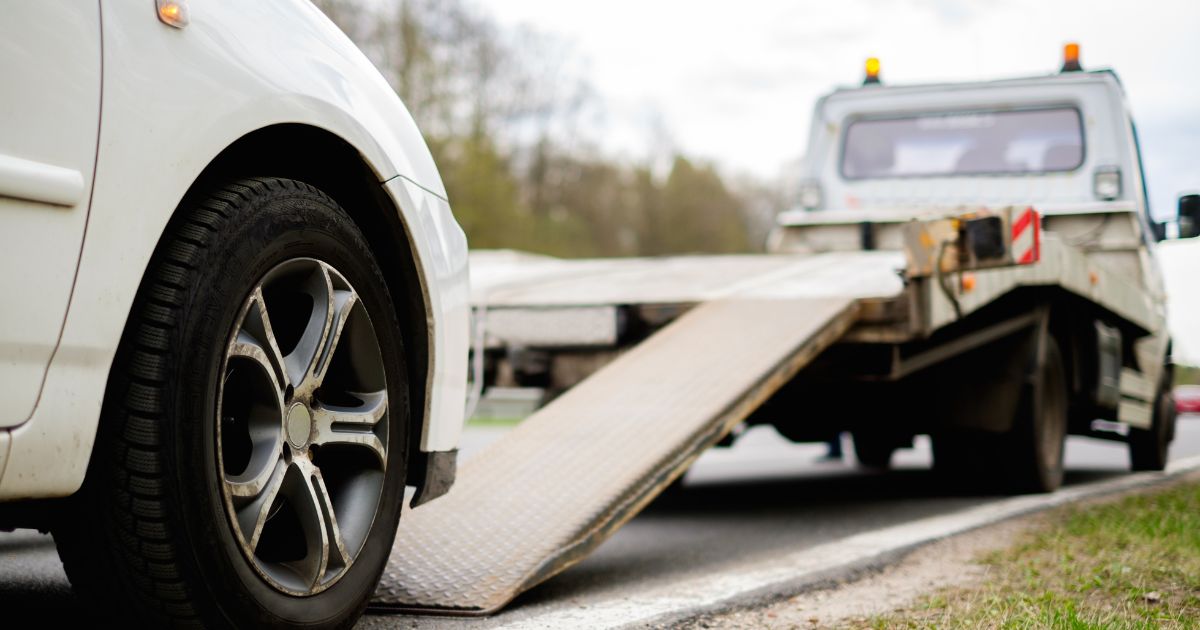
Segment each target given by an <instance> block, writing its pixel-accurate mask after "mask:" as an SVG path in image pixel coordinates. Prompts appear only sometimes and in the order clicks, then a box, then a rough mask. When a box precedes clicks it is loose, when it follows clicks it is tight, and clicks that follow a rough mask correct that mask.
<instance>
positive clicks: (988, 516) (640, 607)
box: [502, 455, 1200, 629]
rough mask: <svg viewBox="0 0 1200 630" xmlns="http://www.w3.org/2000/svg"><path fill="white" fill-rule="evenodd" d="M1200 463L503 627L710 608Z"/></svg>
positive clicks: (859, 537)
mask: <svg viewBox="0 0 1200 630" xmlns="http://www.w3.org/2000/svg"><path fill="white" fill-rule="evenodd" d="M1196 470H1200V455H1197V456H1192V457H1187V458H1183V459H1180V460H1177V461H1174V462H1171V463H1170V464H1169V465H1168V467H1167V470H1166V471H1165V472H1161V473H1137V474H1131V475H1126V476H1123V477H1120V478H1118V479H1113V480H1109V481H1102V482H1097V483H1090V484H1083V485H1078V486H1072V487H1069V488H1063V489H1061V490H1059V491H1058V492H1056V493H1054V494H1048V495H1046V494H1037V495H1024V496H1018V497H1011V498H1007V499H1000V500H997V501H994V502H991V503H988V504H985V505H980V506H976V507H973V508H967V509H965V510H962V511H959V512H955V513H952V514H946V515H942V516H934V517H930V518H924V519H920V520H917V521H913V522H910V523H905V524H902V525H895V526H892V527H885V528H883V529H878V530H875V531H870V532H865V533H862V534H856V535H854V536H850V537H847V538H843V539H841V540H836V541H833V542H829V543H824V544H821V545H817V546H816V547H809V548H807V549H804V550H802V551H797V552H795V553H792V554H786V555H783V556H779V557H776V558H774V559H772V560H769V561H766V562H755V563H752V564H740V565H732V566H730V567H729V568H728V569H725V570H721V571H714V572H713V573H711V574H709V575H705V576H704V577H700V578H695V577H692V578H685V579H680V580H675V581H673V582H669V583H665V584H662V585H659V586H656V587H654V588H651V589H647V590H645V591H643V592H641V593H639V594H637V595H634V596H631V597H619V598H613V599H610V600H602V601H598V602H589V603H588V605H587V606H586V607H581V608H574V609H570V610H556V611H552V612H548V613H545V614H541V615H537V616H534V617H529V618H526V619H522V620H520V621H516V622H514V623H511V624H505V625H503V626H502V627H504V628H513V629H524V628H575V627H587V628H619V627H627V626H634V625H639V626H640V625H645V624H647V623H652V622H665V621H670V620H672V619H679V618H681V617H688V616H692V615H694V614H696V613H699V612H704V611H709V610H716V609H720V608H722V607H724V606H727V605H730V604H733V603H738V602H743V603H745V602H752V601H754V599H755V598H756V596H758V597H762V596H767V595H771V594H778V593H787V592H789V589H791V590H799V587H800V586H801V585H803V584H805V583H812V582H816V581H818V580H820V579H821V578H822V577H824V576H829V575H831V574H834V573H836V572H838V570H844V569H848V568H852V567H855V566H862V565H865V564H868V563H871V562H872V561H874V562H881V561H883V560H885V559H886V558H887V557H888V556H889V555H893V554H898V553H900V552H903V551H905V550H908V549H911V548H913V547H916V546H919V545H923V544H927V543H930V542H933V541H935V540H939V539H942V538H946V537H948V536H953V535H955V534H961V533H964V532H967V531H970V530H972V529H977V528H979V527H983V526H985V525H991V524H993V523H996V522H999V521H1002V520H1005V519H1008V518H1012V517H1015V516H1021V515H1024V514H1028V513H1031V512H1037V511H1040V510H1045V509H1048V508H1052V507H1056V506H1060V505H1064V504H1067V503H1072V502H1075V501H1079V500H1080V499H1084V498H1088V497H1096V496H1102V495H1106V494H1112V493H1115V492H1120V491H1123V490H1130V489H1134V488H1138V487H1142V486H1148V485H1154V484H1157V483H1162V482H1164V481H1167V480H1169V479H1172V478H1175V477H1178V476H1180V475H1183V474H1186V473H1189V472H1193V471H1196Z"/></svg>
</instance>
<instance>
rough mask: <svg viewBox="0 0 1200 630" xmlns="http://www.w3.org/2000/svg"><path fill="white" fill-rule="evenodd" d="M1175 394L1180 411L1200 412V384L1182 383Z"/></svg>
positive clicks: (1176, 406) (1176, 407)
mask: <svg viewBox="0 0 1200 630" xmlns="http://www.w3.org/2000/svg"><path fill="white" fill-rule="evenodd" d="M1174 394H1175V409H1176V410H1177V411H1178V412H1179V413H1200V385H1180V386H1179V387H1176V388H1175V392H1174Z"/></svg>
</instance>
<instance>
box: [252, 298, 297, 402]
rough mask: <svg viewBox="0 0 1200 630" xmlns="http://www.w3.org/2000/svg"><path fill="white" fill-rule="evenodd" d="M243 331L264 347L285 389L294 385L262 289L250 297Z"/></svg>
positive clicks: (274, 371)
mask: <svg viewBox="0 0 1200 630" xmlns="http://www.w3.org/2000/svg"><path fill="white" fill-rule="evenodd" d="M242 330H246V331H248V332H250V333H251V334H252V335H253V336H254V338H255V339H256V340H257V341H259V345H261V346H262V347H263V351H264V353H266V355H267V357H268V358H269V359H270V363H271V366H272V368H273V373H275V374H276V375H277V376H278V377H279V379H278V382H279V384H281V385H283V386H284V387H286V386H288V385H292V384H293V383H292V379H291V376H290V375H289V374H288V372H287V368H286V366H285V364H284V362H283V353H282V352H280V351H279V340H278V339H276V338H275V329H274V327H272V326H271V316H270V313H268V312H267V301H266V300H265V299H264V298H263V292H262V287H261V286H259V287H256V288H255V289H254V293H253V294H252V295H251V296H250V310H249V311H248V312H247V313H246V318H245V319H244V320H243V321H242Z"/></svg>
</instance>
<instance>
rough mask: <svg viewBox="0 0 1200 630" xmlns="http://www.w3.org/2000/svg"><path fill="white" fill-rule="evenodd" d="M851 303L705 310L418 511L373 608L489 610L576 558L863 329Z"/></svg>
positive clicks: (467, 468) (539, 416)
mask: <svg viewBox="0 0 1200 630" xmlns="http://www.w3.org/2000/svg"><path fill="white" fill-rule="evenodd" d="M856 314H857V306H856V301H855V300H854V299H853V298H828V299H826V298H819V299H797V300H723V301H714V302H708V303H704V304H701V305H699V306H697V307H695V308H693V309H692V310H691V311H689V312H688V313H686V314H685V315H683V316H681V317H680V318H679V319H678V320H676V321H675V322H673V323H672V324H670V325H669V326H667V327H665V328H664V329H663V330H661V331H659V332H658V333H656V334H654V335H653V336H652V337H650V338H649V339H647V340H646V341H645V342H643V343H641V344H640V345H638V346H636V347H635V348H633V349H632V350H630V351H629V352H627V353H625V354H623V355H622V356H621V357H619V358H618V359H616V360H615V361H613V362H612V363H610V364H608V365H607V366H606V367H604V368H603V369H601V370H599V371H598V372H596V373H595V374H594V375H592V376H591V377H589V378H588V379H586V380H585V381H583V382H582V383H580V384H579V385H577V386H575V387H574V388H572V389H570V390H568V391H567V392H566V393H564V394H563V395H562V396H560V397H559V398H557V399H555V400H554V401H553V402H551V403H550V404H548V405H546V406H545V407H544V408H542V409H541V410H539V411H538V412H537V413H535V414H534V415H532V416H530V417H529V418H528V419H526V420H525V421H524V422H522V423H521V424H520V425H519V426H518V427H517V428H516V429H514V430H512V431H511V432H510V433H508V434H507V435H506V436H505V437H503V438H502V439H500V440H499V441H497V442H496V443H494V444H492V445H491V446H490V447H488V448H487V449H485V450H484V451H483V452H481V453H479V454H478V455H476V456H475V457H473V458H471V459H469V460H468V461H467V462H466V463H465V464H464V465H463V466H462V468H461V469H460V470H459V477H458V481H457V482H456V484H455V486H454V488H453V489H452V490H451V491H450V493H449V494H448V495H446V496H445V497H442V498H441V499H439V500H437V501H434V502H432V503H430V504H429V505H427V506H424V507H421V508H419V509H416V510H412V511H408V512H406V513H405V515H404V517H403V518H402V519H401V521H400V529H399V531H398V533H397V536H396V543H395V546H394V547H393V548H392V551H391V556H390V558H389V561H388V565H387V568H386V569H385V571H384V574H383V577H382V579H381V581H380V584H379V587H378V590H377V591H376V592H375V596H374V598H373V602H372V604H371V608H372V609H373V610H375V611H380V612H385V611H390V612H413V613H426V614H429V613H433V614H451V615H482V614H490V613H493V612H496V611H498V610H499V609H500V608H502V607H503V606H504V605H506V604H507V603H508V602H510V601H511V600H512V599H513V598H514V597H516V596H517V595H518V594H520V593H522V592H523V591H525V590H527V589H529V588H531V587H533V586H535V585H537V584H539V583H541V582H543V581H545V580H546V579H548V578H550V577H551V576H554V575H555V574H557V573H559V572H561V571H563V570H565V569H566V568H568V567H570V566H571V565H573V564H575V563H577V562H579V561H580V560H582V559H583V558H584V557H586V556H587V555H588V554H589V553H590V552H591V551H593V550H594V549H595V548H596V547H597V546H598V545H599V544H600V543H601V542H603V541H604V540H605V539H607V538H608V537H609V536H610V535H612V533H613V532H614V531H616V530H617V529H618V528H620V527H621V526H622V525H623V524H625V523H626V522H627V521H629V519H631V518H633V516H634V515H636V514H637V513H638V512H639V511H640V510H641V509H642V508H643V507H645V506H646V505H647V504H648V503H649V502H650V501H651V499H653V498H654V497H655V496H656V495H657V494H658V493H659V492H661V491H662V490H663V489H664V488H666V487H667V486H668V485H669V484H670V483H671V482H672V481H673V480H675V479H676V478H677V477H679V476H680V475H682V474H683V473H684V471H686V470H687V468H688V466H690V465H691V464H692V462H693V461H695V459H696V458H697V457H698V456H699V455H700V454H701V453H702V452H703V451H704V450H705V449H707V448H708V447H710V446H712V445H713V444H715V443H716V442H717V441H719V440H720V439H721V438H722V437H723V436H725V435H726V434H727V433H728V432H729V431H730V430H731V429H733V427H734V426H736V425H737V424H738V423H739V422H741V421H742V420H744V419H745V418H746V416H748V415H749V414H750V412H751V411H753V410H754V409H755V408H756V407H758V406H759V405H761V404H762V403H763V402H764V401H765V400H766V399H767V398H768V397H769V396H770V395H771V394H772V393H774V392H775V391H776V390H777V389H778V388H779V387H780V386H782V385H783V384H784V383H786V382H787V381H788V380H789V379H791V377H793V376H794V375H795V374H796V373H797V372H798V371H799V370H800V369H801V368H802V367H804V365H806V364H807V363H808V362H809V361H811V360H812V359H813V358H814V357H815V356H816V355H817V354H819V353H820V352H821V351H822V350H824V349H825V348H827V347H829V345H831V344H832V343H834V342H835V341H837V339H838V338H839V337H841V336H842V334H844V333H845V332H846V330H847V329H848V328H849V327H850V326H851V325H852V324H853V323H854V319H855V317H856Z"/></svg>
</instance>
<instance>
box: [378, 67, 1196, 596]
mask: <svg viewBox="0 0 1200 630" xmlns="http://www.w3.org/2000/svg"><path fill="white" fill-rule="evenodd" d="M1065 53H1066V54H1065V60H1064V64H1063V67H1062V71H1061V72H1059V73H1057V74H1054V75H1050V76H1038V77H1031V78H1019V79H1006V80H996V81H986V82H969V83H956V84H935V85H913V86H890V85H885V84H883V83H882V82H881V81H880V78H879V64H878V61H877V60H871V61H870V62H869V63H868V67H867V70H868V72H867V77H866V80H865V81H864V83H863V85H861V86H857V87H853V88H844V89H838V90H836V91H834V92H833V93H831V94H829V95H827V96H825V97H824V98H822V99H820V100H819V101H818V102H817V104H816V108H815V111H814V113H813V116H812V126H811V130H810V134H809V140H808V151H807V158H806V161H805V166H804V176H805V179H804V183H803V185H802V187H801V190H800V195H799V200H800V204H799V205H800V207H798V208H797V209H795V210H791V211H788V212H784V213H782V214H781V215H780V216H779V217H778V222H777V226H776V227H775V229H774V230H773V232H772V233H771V235H770V238H769V242H768V247H767V249H768V253H766V254H759V255H744V256H682V257H671V258H646V259H608V260H563V259H556V258H548V257H542V256H535V255H530V254H523V253H518V252H477V253H476V254H474V257H473V259H472V267H473V275H474V286H473V288H472V291H473V293H472V301H473V307H474V314H475V323H476V327H477V330H478V334H479V337H480V342H479V344H478V345H479V347H480V348H482V350H477V352H476V356H475V367H476V370H475V372H476V384H477V385H480V384H482V383H483V382H484V381H487V382H488V384H489V385H491V386H497V387H496V389H494V390H493V391H502V390H501V389H500V388H501V387H503V386H522V387H524V388H525V389H526V390H528V389H529V388H530V387H536V388H538V389H537V390H536V391H539V392H545V393H546V397H547V398H548V399H549V402H548V403H547V404H545V406H543V407H541V408H540V409H539V410H538V411H536V412H535V413H533V414H532V416H530V417H529V418H528V419H526V420H524V421H523V422H522V423H521V424H520V425H518V426H517V428H515V429H514V430H513V431H511V432H510V433H508V434H507V435H506V436H505V437H504V438H502V439H501V440H499V441H498V442H497V443H495V444H493V445H492V446H490V447H489V448H487V449H485V450H484V451H483V452H482V453H480V454H478V455H476V456H475V457H473V458H472V459H470V460H469V461H467V462H466V463H465V464H464V465H463V466H462V467H461V468H460V470H459V478H458V481H457V484H456V486H455V487H454V490H453V491H452V492H450V493H449V494H448V495H447V496H445V497H444V498H442V499H440V500H439V501H437V502H435V503H432V504H430V505H428V506H423V507H421V508H419V509H416V510H414V511H413V512H412V513H411V514H409V515H407V516H406V517H405V518H404V519H403V520H402V521H401V523H402V524H401V532H400V535H398V536H397V544H396V547H395V548H394V549H393V551H392V556H391V561H390V562H389V564H388V567H387V570H386V571H385V575H384V577H383V580H382V582H381V584H380V586H379V589H378V591H377V592H376V595H375V599H374V604H373V605H374V607H375V608H376V609H379V610H393V611H399V610H406V611H421V612H434V613H446V614H486V613H490V612H494V611H496V610H498V609H500V608H501V607H503V606H504V605H505V604H506V603H508V602H509V601H511V600H512V598H513V597H515V596H516V595H517V594H519V593H520V592H522V591H524V590H526V589H528V588H530V587H532V586H534V585H536V584H538V583H540V582H542V581H544V580H546V579H548V578H549V577H551V576H553V575H554V574H556V573H558V572H560V571H562V570H564V569H565V568H567V567H569V566H571V565H572V564H574V563H576V562H578V561H579V560H580V559H582V558H583V557H585V556H586V555H587V554H588V553H589V552H590V551H591V550H593V549H594V548H595V547H596V546H597V545H599V544H600V542H602V541H603V540H604V539H605V538H606V537H607V536H609V535H610V534H611V533H612V532H614V531H615V530H616V529H617V528H619V527H620V526H621V525H622V524H623V523H625V522H626V521H628V520H629V519H630V518H632V517H633V516H634V515H635V514H636V513H637V512H638V511H639V510H640V509H641V508H642V507H644V506H645V505H646V504H647V503H648V502H649V501H650V500H651V499H652V498H653V497H654V496H655V495H656V494H658V493H659V492H661V491H662V490H663V489H664V488H666V487H668V486H669V485H670V484H671V483H672V482H673V481H674V480H676V479H677V478H678V477H679V476H680V475H682V474H683V473H684V472H685V471H686V469H687V468H688V466H689V465H690V464H691V463H692V462H693V461H694V460H695V459H696V458H697V457H698V456H699V455H700V453H702V452H703V451H704V450H705V449H707V448H709V447H711V446H714V445H717V444H722V443H729V442H730V440H731V439H733V438H732V437H731V436H733V435H735V434H736V432H737V430H738V427H743V426H747V425H755V424H769V425H773V426H774V427H775V428H776V429H777V430H778V431H779V432H780V433H781V434H783V435H784V436H786V437H788V438H790V439H792V440H796V441H817V440H827V439H829V438H831V437H833V436H836V435H838V434H839V433H841V432H849V433H851V434H852V436H853V441H854V446H855V450H856V454H857V459H858V460H859V461H860V462H861V463H862V464H864V465H866V466H872V467H886V466H887V465H888V463H889V461H890V459H891V457H892V454H893V453H894V452H895V451H896V450H897V449H899V448H903V447H906V446H909V445H911V443H912V440H913V438H914V436H917V435H929V436H930V437H931V439H932V444H933V453H934V467H935V468H936V469H937V470H939V471H941V472H943V473H945V475H946V476H947V478H950V479H954V480H957V481H958V482H960V483H963V484H969V485H972V486H974V487H977V488H979V489H988V490H997V491H1002V492H1012V493H1019V492H1050V491H1053V490H1054V489H1055V488H1057V487H1058V486H1059V484H1060V483H1061V482H1062V477H1063V444H1064V440H1065V438H1066V436H1067V435H1068V434H1073V435H1088V436H1093V437H1098V438H1103V439H1109V440H1120V441H1124V442H1127V443H1128V445H1129V455H1130V463H1131V467H1132V468H1133V469H1135V470H1161V469H1162V468H1163V467H1164V466H1165V464H1166V460H1167V450H1168V447H1169V444H1170V442H1171V439H1172V437H1173V434H1174V426H1175V412H1174V407H1173V405H1172V404H1171V399H1170V384H1171V370H1172V368H1171V341H1170V337H1169V334H1168V331H1167V328H1166V325H1165V316H1164V312H1165V309H1164V306H1165V296H1164V293H1163V284H1162V279H1161V277H1160V271H1159V267H1158V265H1157V263H1156V260H1155V245H1156V242H1157V241H1158V240H1161V239H1162V238H1164V237H1165V234H1166V230H1165V228H1164V226H1162V225H1157V224H1155V223H1153V222H1152V221H1151V218H1150V213H1149V208H1148V202H1147V196H1146V189H1145V179H1144V176H1143V172H1142V160H1141V156H1140V153H1139V146H1138V140H1137V133H1136V129H1135V126H1134V123H1133V120H1132V118H1131V116H1130V113H1129V108H1128V106H1127V104H1126V100H1125V95H1124V91H1123V88H1122V85H1121V83H1120V81H1119V80H1118V78H1117V75H1116V74H1115V73H1114V72H1112V71H1111V70H1096V71H1083V70H1082V68H1081V67H1080V65H1079V50H1078V47H1077V46H1074V45H1071V46H1068V47H1067V48H1066V51H1065ZM1179 214H1180V220H1179V221H1178V228H1177V230H1176V234H1177V236H1179V237H1193V236H1196V234H1197V229H1198V228H1200V198H1198V197H1196V196H1195V195H1191V196H1185V197H1182V198H1181V199H1180V206H1179Z"/></svg>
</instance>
